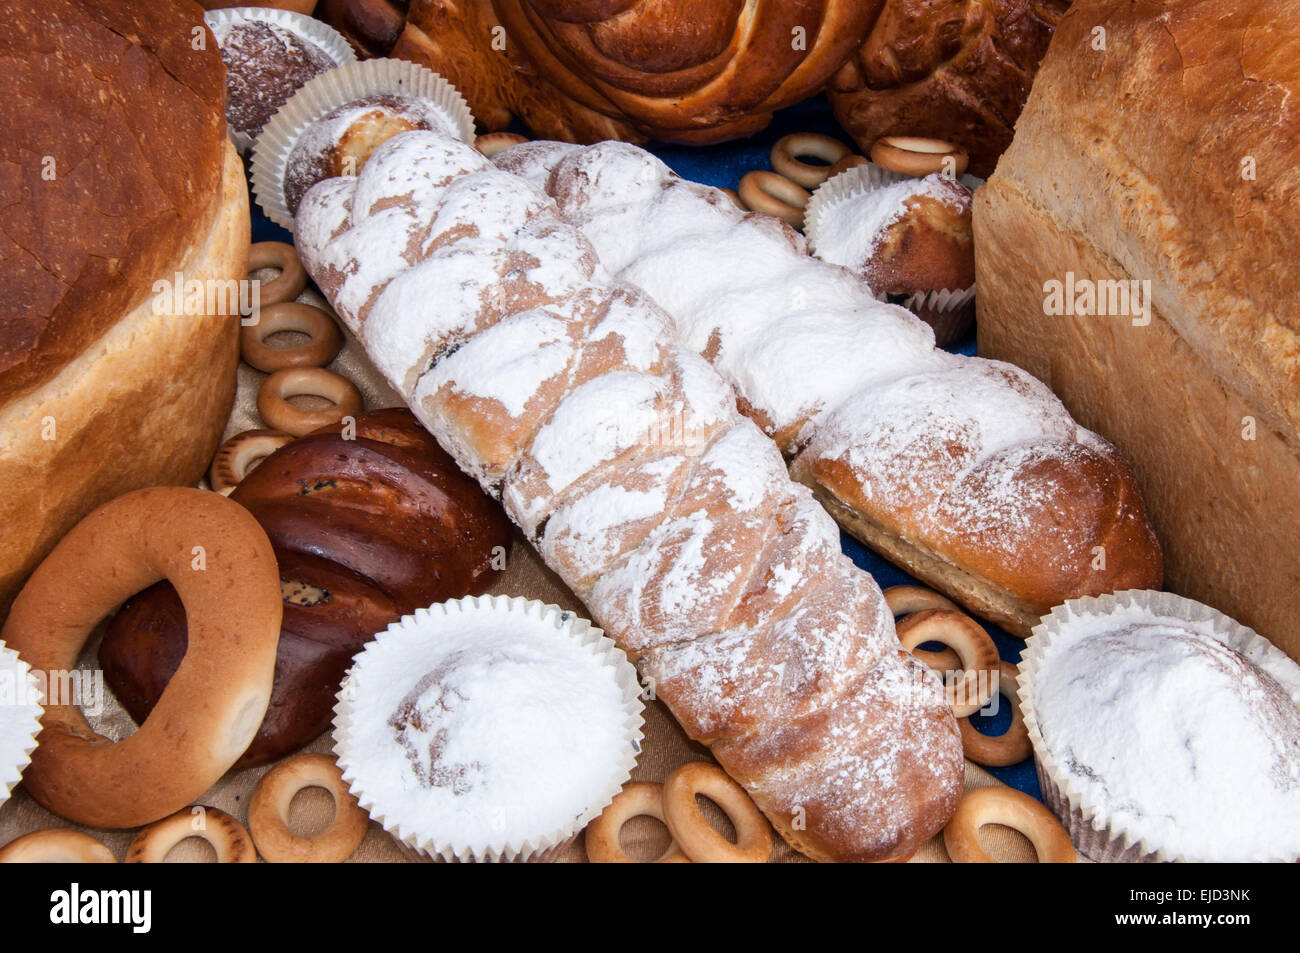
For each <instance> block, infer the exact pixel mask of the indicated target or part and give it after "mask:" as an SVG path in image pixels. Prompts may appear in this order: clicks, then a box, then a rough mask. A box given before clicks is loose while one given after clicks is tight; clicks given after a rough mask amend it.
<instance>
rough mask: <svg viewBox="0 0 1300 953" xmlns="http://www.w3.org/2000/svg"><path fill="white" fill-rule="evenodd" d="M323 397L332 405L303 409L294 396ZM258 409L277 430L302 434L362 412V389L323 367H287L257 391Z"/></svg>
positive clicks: (269, 378)
mask: <svg viewBox="0 0 1300 953" xmlns="http://www.w3.org/2000/svg"><path fill="white" fill-rule="evenodd" d="M308 395H310V396H313V397H323V398H324V399H325V400H328V401H330V402H331V404H332V406H330V407H325V408H322V409H321V410H299V409H298V408H297V407H295V406H293V404H291V403H289V398H290V397H302V396H308ZM257 411H258V413H260V414H261V415H262V419H263V420H265V421H266V422H267V424H268V425H270V427H271V428H272V429H274V430H281V431H283V432H284V433H287V434H292V435H293V436H295V437H301V436H303V435H305V434H309V433H311V432H312V431H313V430H319V429H320V428H321V427H328V426H329V425H330V424H336V423H338V422H339V421H341V420H342V419H343V418H344V417H355V416H356V415H357V414H359V413H360V412H361V392H360V391H358V390H357V387H356V385H355V384H353V383H352V382H351V381H350V380H348V379H347V378H346V377H342V376H340V375H338V374H335V373H333V372H331V371H327V370H324V369H323V368H320V367H286V368H285V369H284V370H282V371H276V372H275V373H274V374H272V375H271V376H270V377H268V378H267V379H266V380H264V381H262V387H261V389H260V390H259V391H258V392H257Z"/></svg>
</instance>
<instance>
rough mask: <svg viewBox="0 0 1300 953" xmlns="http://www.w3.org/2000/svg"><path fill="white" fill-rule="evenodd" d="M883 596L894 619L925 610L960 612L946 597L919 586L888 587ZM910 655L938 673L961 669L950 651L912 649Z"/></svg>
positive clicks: (958, 607) (955, 654) (955, 604)
mask: <svg viewBox="0 0 1300 953" xmlns="http://www.w3.org/2000/svg"><path fill="white" fill-rule="evenodd" d="M884 596H885V604H886V605H888V606H889V611H890V612H892V613H893V614H894V618H898V617H899V616H903V615H911V614H912V613H913V612H923V611H924V610H926V609H947V610H949V611H950V612H960V611H961V607H960V606H958V605H957V603H955V602H953V601H952V600H951V599H949V598H948V597H947V596H942V595H940V594H939V593H937V592H935V591H934V590H933V589H925V588H923V587H921V586H890V587H889V588H888V589H886V590H885V592H884ZM912 654H913V655H915V656H916V657H917V658H918V659H920V660H921V661H922V662H924V663H925V664H926V665H928V666H929V667H930V668H932V669H934V670H935V671H936V672H939V673H943V672H955V671H956V670H957V669H959V668H961V659H960V658H958V657H957V653H956V652H954V651H953V650H952V649H947V648H946V649H943V650H942V651H939V652H931V651H929V650H928V649H913V650H912Z"/></svg>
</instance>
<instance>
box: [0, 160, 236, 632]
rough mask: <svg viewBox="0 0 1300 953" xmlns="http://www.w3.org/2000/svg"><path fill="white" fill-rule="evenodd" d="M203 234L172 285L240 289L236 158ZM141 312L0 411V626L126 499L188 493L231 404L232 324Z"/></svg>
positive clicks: (148, 305) (219, 318)
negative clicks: (76, 530)
mask: <svg viewBox="0 0 1300 953" xmlns="http://www.w3.org/2000/svg"><path fill="white" fill-rule="evenodd" d="M223 154H224V157H225V176H224V179H223V182H222V184H221V189H220V191H219V194H218V195H217V196H216V197H215V199H214V201H213V202H212V203H210V208H209V209H208V211H207V217H206V218H205V219H204V224H203V234H202V237H201V240H200V241H199V242H198V243H197V244H196V247H195V249H194V250H193V252H192V253H190V254H189V255H188V256H187V257H184V258H178V259H177V260H176V262H175V264H174V266H172V270H171V271H169V272H167V273H166V275H167V276H168V280H169V281H174V272H175V271H176V270H180V271H181V272H182V273H183V274H184V275H185V279H186V280H187V281H188V280H191V279H193V280H198V281H203V280H205V279H208V278H214V279H220V280H222V281H225V280H229V279H236V278H242V277H243V276H244V274H245V266H246V262H247V252H248V188H247V186H246V184H245V181H244V174H243V168H242V166H241V164H240V161H239V156H238V155H237V154H236V153H235V150H234V147H233V146H232V145H230V144H229V142H227V143H226V144H225V145H224V146H223ZM153 303H154V302H153V300H152V299H147V300H145V301H143V302H141V303H140V304H139V305H138V306H137V307H136V308H135V309H134V310H133V311H131V312H130V313H129V314H128V315H126V316H125V317H121V316H119V320H118V321H117V323H116V325H114V326H113V327H112V328H111V329H110V330H109V331H108V332H107V333H106V334H104V336H103V337H101V338H100V340H99V341H98V342H97V343H96V345H95V347H94V348H92V349H90V350H88V351H86V352H85V353H83V354H81V355H79V356H78V357H77V358H75V359H74V360H73V361H72V362H71V363H70V364H69V365H68V366H66V367H64V368H63V369H62V370H61V371H60V373H59V374H58V376H56V377H55V378H54V379H53V380H52V381H51V382H50V383H49V384H48V385H47V386H45V387H43V388H40V389H39V390H36V391H34V392H32V393H30V394H28V395H27V396H26V397H24V398H22V399H20V400H16V401H12V402H10V403H8V404H7V405H4V406H0V434H2V435H3V438H0V486H3V487H4V492H3V493H2V494H0V526H3V527H4V529H3V532H2V533H0V544H2V545H0V615H3V613H4V612H5V611H7V610H8V607H9V602H10V600H12V598H13V597H14V595H15V594H16V593H17V591H18V587H19V586H20V585H21V584H22V581H23V579H25V578H26V576H27V574H28V573H29V572H31V570H32V569H33V568H34V567H35V566H36V563H38V562H39V561H40V560H41V558H42V557H44V555H45V554H46V553H47V552H49V550H50V549H51V548H52V547H53V546H54V544H55V542H57V541H58V539H59V537H60V536H62V535H63V534H64V533H65V532H67V531H68V530H69V529H71V528H72V526H73V525H74V524H75V523H76V522H77V520H79V519H80V518H81V517H82V516H84V515H85V514H86V513H88V512H90V511H91V510H92V509H94V508H95V507H96V506H98V505H100V504H101V503H104V502H106V501H108V500H110V499H113V498H114V497H116V496H120V495H121V494H123V493H126V492H127V491H129V490H134V489H137V488H139V487H142V486H153V485H160V484H190V485H192V484H194V483H197V482H198V480H199V478H200V477H201V476H202V475H203V473H204V471H205V470H206V469H207V466H208V463H209V461H210V460H211V459H212V454H213V452H214V451H215V450H216V448H217V445H218V444H219V443H220V441H221V431H222V429H223V428H224V427H225V423H226V419H227V418H228V417H229V416H230V408H231V405H232V404H233V403H234V398H235V366H236V364H237V362H238V359H239V320H238V318H236V317H234V316H232V315H213V316H207V315H187V314H181V315H175V314H172V313H171V310H172V309H170V308H168V309H164V310H165V313H163V314H154V313H153V307H152V306H153Z"/></svg>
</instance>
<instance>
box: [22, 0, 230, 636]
mask: <svg viewBox="0 0 1300 953" xmlns="http://www.w3.org/2000/svg"><path fill="white" fill-rule="evenodd" d="M6 12H7V13H8V14H9V16H8V18H7V22H8V28H7V29H6V30H5V32H4V35H3V36H0V59H3V61H4V63H5V64H6V73H5V75H6V93H5V95H4V96H3V97H0V132H2V133H3V135H0V198H3V200H4V206H5V208H6V219H5V228H4V230H3V233H2V234H0V277H2V278H3V280H4V288H5V293H4V295H3V296H0V487H3V488H4V489H3V492H2V493H0V526H3V531H2V532H0V614H3V613H4V612H5V611H6V610H7V609H8V606H9V602H10V600H11V599H12V598H13V596H14V595H15V594H16V592H17V589H18V587H19V585H20V584H21V583H22V580H23V579H24V578H25V577H26V575H27V573H29V572H30V571H31V570H32V568H33V567H34V566H35V565H36V563H37V562H38V561H39V560H40V559H41V557H43V556H44V555H45V553H46V552H48V551H49V549H50V547H51V546H53V544H54V543H55V541H56V540H57V539H58V538H59V537H60V536H61V535H62V534H63V533H64V532H66V531H67V530H68V529H69V528H71V526H72V525H73V524H75V523H76V522H77V520H79V519H80V518H81V517H82V516H84V515H85V514H86V513H88V512H89V511H90V510H92V509H94V508H95V507H96V506H98V505H99V504H100V503H103V502H104V501H106V500H109V499H111V498H113V497H115V496H118V495H120V494H122V493H124V492H126V491H128V490H132V489H135V488H137V487H141V486H148V485H153V484H164V483H193V482H195V481H197V480H198V478H199V477H200V476H201V475H202V473H203V471H204V469H205V467H206V465H207V463H208V461H209V460H210V459H211V455H212V452H213V450H215V448H216V445H217V442H218V440H219V438H220V434H221V429H222V426H223V425H224V422H225V419H226V417H227V416H228V415H229V412H230V406H231V403H232V402H233V400H234V389H235V363H236V360H237V355H238V330H239V321H238V318H237V317H232V316H228V315H222V316H209V315H205V314H201V313H200V314H192V313H191V314H174V313H173V312H174V308H171V307H167V308H161V309H155V307H154V303H155V299H154V291H155V288H154V285H155V282H160V281H165V282H167V283H168V286H170V285H171V284H174V283H175V281H176V274H177V273H178V272H180V273H181V274H182V275H183V276H184V280H185V281H190V280H198V281H205V280H206V279H219V280H221V281H225V280H228V279H238V278H243V277H244V271H245V266H246V264H247V249H248V190H247V187H246V186H245V183H244V176H243V169H242V168H241V166H240V164H239V160H238V157H237V156H236V155H235V154H234V151H233V149H232V148H231V147H230V145H229V142H228V140H227V139H226V132H225V120H224V118H223V105H222V104H223V96H224V85H223V81H222V77H223V70H222V67H221V60H220V57H219V55H218V52H217V49H216V44H215V43H213V42H211V36H208V37H207V39H208V43H207V44H206V45H205V48H203V49H198V50H196V49H193V48H192V47H191V44H190V37H191V33H190V31H191V29H192V28H194V27H196V26H198V27H200V28H202V27H201V23H202V20H201V15H202V11H201V10H200V9H199V7H198V6H197V5H196V4H192V3H188V2H182V0H168V2H166V3H153V2H147V0H130V2H118V3H108V2H92V3H75V2H71V0H54V2H53V3H45V2H41V3H37V2H34V0H23V2H21V3H19V4H18V6H17V8H14V9H8V10H7V11H6ZM52 23H55V24H58V28H57V29H53V28H51V26H50V24H52ZM159 310H160V311H161V312H162V313H155V312H156V311H159Z"/></svg>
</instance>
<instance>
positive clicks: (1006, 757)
mask: <svg viewBox="0 0 1300 953" xmlns="http://www.w3.org/2000/svg"><path fill="white" fill-rule="evenodd" d="M1018 675H1019V669H1017V668H1016V666H1014V665H1012V664H1011V663H1010V662H1008V661H1006V660H1005V659H1003V660H1002V661H1001V662H1000V663H999V664H998V694H1000V695H1001V696H1002V697H1003V698H1005V699H1006V700H1007V704H1008V705H1010V706H1011V727H1010V728H1008V729H1007V730H1006V731H1004V732H1003V733H1002V734H1000V735H986V734H984V733H983V732H981V731H978V730H976V728H975V726H974V725H972V724H971V723H970V717H969V716H968V717H966V718H960V719H958V721H957V726H958V727H959V728H961V746H962V750H963V751H964V752H965V753H966V757H968V758H970V759H971V760H972V761H974V762H975V763H976V764H982V765H985V766H986V767H991V768H1005V767H1006V766H1007V765H1011V764H1019V763H1020V762H1021V761H1024V760H1025V759H1026V758H1028V757H1029V756H1030V755H1031V754H1033V752H1034V749H1033V745H1032V744H1030V741H1029V729H1028V728H1026V727H1025V716H1024V715H1023V714H1021V712H1020V699H1018V698H1017V697H1016V688H1017V687H1018V682H1017V676H1018Z"/></svg>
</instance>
